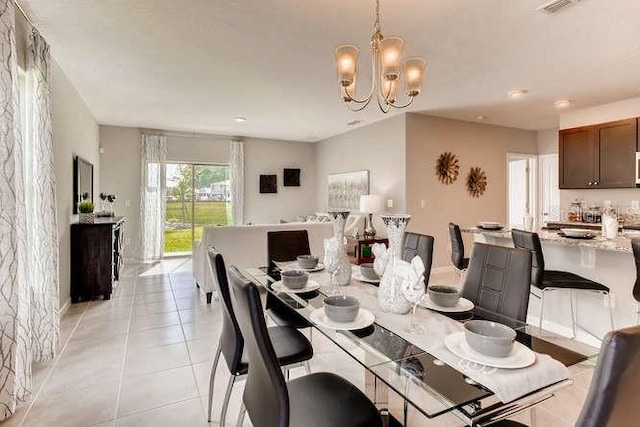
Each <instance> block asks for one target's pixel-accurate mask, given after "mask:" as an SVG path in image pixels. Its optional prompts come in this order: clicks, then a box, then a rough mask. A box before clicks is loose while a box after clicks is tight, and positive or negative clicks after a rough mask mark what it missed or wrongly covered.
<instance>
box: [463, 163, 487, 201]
mask: <svg viewBox="0 0 640 427" xmlns="http://www.w3.org/2000/svg"><path fill="white" fill-rule="evenodd" d="M486 189H487V175H486V174H485V173H484V171H483V170H482V169H480V168H479V167H472V168H471V169H470V170H469V175H467V191H468V192H469V194H470V195H471V196H472V197H480V196H482V195H483V194H484V192H485V190H486Z"/></svg>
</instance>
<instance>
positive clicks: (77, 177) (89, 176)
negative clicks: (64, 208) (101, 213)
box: [73, 156, 93, 215]
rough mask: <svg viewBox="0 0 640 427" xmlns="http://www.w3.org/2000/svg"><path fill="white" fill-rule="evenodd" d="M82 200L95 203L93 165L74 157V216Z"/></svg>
mask: <svg viewBox="0 0 640 427" xmlns="http://www.w3.org/2000/svg"><path fill="white" fill-rule="evenodd" d="M82 200H89V201H90V202H93V163H91V162H90V161H88V160H85V159H83V158H82V157H80V156H73V214H74V215H75V214H77V213H78V203H80V202H81V201H82Z"/></svg>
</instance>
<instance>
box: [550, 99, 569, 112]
mask: <svg viewBox="0 0 640 427" xmlns="http://www.w3.org/2000/svg"><path fill="white" fill-rule="evenodd" d="M553 105H555V107H556V108H558V109H560V110H562V109H565V108H569V107H571V100H569V99H559V100H557V101H556V102H554V103H553Z"/></svg>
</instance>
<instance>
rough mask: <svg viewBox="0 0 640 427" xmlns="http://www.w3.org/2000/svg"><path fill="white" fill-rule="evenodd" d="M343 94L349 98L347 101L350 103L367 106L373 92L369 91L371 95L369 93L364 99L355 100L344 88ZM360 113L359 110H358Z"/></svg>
mask: <svg viewBox="0 0 640 427" xmlns="http://www.w3.org/2000/svg"><path fill="white" fill-rule="evenodd" d="M344 93H345V94H346V95H347V96H348V97H349V101H351V102H355V103H356V104H369V101H371V95H372V94H373V91H371V93H369V95H367V96H366V97H365V98H363V99H356V98H354V97H353V96H352V95H351V94H350V93H349V91H348V90H347V88H346V87H345V88H344ZM358 111H360V110H358Z"/></svg>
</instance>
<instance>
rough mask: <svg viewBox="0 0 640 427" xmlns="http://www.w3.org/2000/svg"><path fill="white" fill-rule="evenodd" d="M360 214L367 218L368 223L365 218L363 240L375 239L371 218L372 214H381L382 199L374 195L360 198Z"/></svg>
mask: <svg viewBox="0 0 640 427" xmlns="http://www.w3.org/2000/svg"><path fill="white" fill-rule="evenodd" d="M360 212H362V213H364V214H368V216H369V221H367V217H366V216H365V218H364V238H365V239H375V237H376V229H375V228H373V218H372V217H373V214H374V213H378V212H382V198H381V197H380V196H378V195H376V194H367V195H364V196H360Z"/></svg>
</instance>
